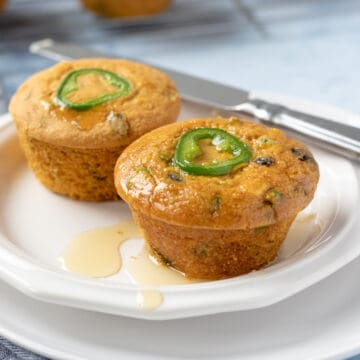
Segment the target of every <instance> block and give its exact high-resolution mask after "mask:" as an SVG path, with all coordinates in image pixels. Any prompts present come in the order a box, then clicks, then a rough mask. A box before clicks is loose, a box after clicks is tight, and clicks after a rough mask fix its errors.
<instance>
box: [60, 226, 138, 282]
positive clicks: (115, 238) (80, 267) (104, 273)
mask: <svg viewBox="0 0 360 360" xmlns="http://www.w3.org/2000/svg"><path fill="white" fill-rule="evenodd" d="M139 236H140V233H139V230H138V228H137V227H136V225H135V224H134V223H133V222H132V221H126V222H123V223H121V224H119V225H115V226H109V227H101V228H97V229H94V230H90V231H86V232H83V233H80V234H78V235H76V236H75V237H74V238H73V239H72V240H71V241H70V243H69V244H68V247H67V248H66V250H65V251H64V253H63V254H62V256H61V261H62V263H63V266H64V268H65V269H66V270H68V271H70V272H73V273H75V274H79V275H84V276H89V277H95V278H102V277H108V276H111V275H114V274H116V273H117V272H119V271H120V269H121V266H122V261H121V255H120V251H119V248H120V245H121V244H122V243H123V242H124V241H126V240H129V239H131V238H136V237H139Z"/></svg>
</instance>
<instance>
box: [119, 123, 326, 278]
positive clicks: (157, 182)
mask: <svg viewBox="0 0 360 360" xmlns="http://www.w3.org/2000/svg"><path fill="white" fill-rule="evenodd" d="M318 179H319V170H318V166H317V163H316V161H315V160H314V158H313V156H312V154H311V153H310V151H309V150H308V149H307V148H306V146H305V145H303V144H302V143H300V142H298V141H296V140H294V139H291V138H289V137H287V136H286V135H285V134H284V133H283V132H281V131H280V130H278V129H272V128H268V127H265V126H263V125H259V124H256V123H253V122H250V121H248V120H244V119H238V118H234V117H232V118H230V119H224V118H211V119H195V120H190V121H186V122H180V123H176V124H171V125H167V126H164V127H161V128H159V129H156V130H154V131H152V132H150V133H148V134H146V135H144V136H142V137H141V138H140V139H138V140H136V141H135V142H134V143H132V144H131V145H130V146H129V147H128V148H127V149H126V150H125V151H124V152H123V153H122V154H121V156H120V158H119V160H118V161H117V164H116V167H115V186H116V188H117V190H118V193H119V194H120V196H121V197H122V198H123V199H124V200H125V201H126V202H127V203H128V204H129V206H130V208H131V210H132V213H133V216H134V219H135V221H136V222H137V223H138V225H139V226H140V227H141V228H142V229H143V232H144V236H145V239H146V240H147V243H148V245H149V246H150V248H151V249H152V251H153V252H154V253H155V254H156V255H157V256H158V257H159V258H160V259H163V261H164V262H165V263H167V264H168V265H170V266H172V267H174V268H175V269H177V270H179V271H181V272H183V273H185V274H186V275H187V276H189V277H193V278H200V279H220V278H226V277H231V276H236V275H239V274H243V273H247V272H249V271H251V270H256V269H259V268H260V267H262V266H264V265H266V264H267V263H269V262H270V261H271V260H273V259H274V258H275V257H276V255H277V252H278V250H279V248H280V246H281V244H282V242H283V240H284V239H285V237H286V235H287V232H288V230H289V227H290V225H291V223H292V221H293V220H294V218H295V217H296V215H297V213H298V212H299V211H300V210H302V209H303V208H305V207H306V206H307V205H308V203H309V202H310V201H311V199H312V198H313V195H314V192H315V188H316V185H317V182H318Z"/></svg>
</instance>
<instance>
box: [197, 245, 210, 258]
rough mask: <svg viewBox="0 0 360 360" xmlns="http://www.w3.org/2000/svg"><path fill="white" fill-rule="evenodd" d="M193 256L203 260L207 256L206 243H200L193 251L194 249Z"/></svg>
mask: <svg viewBox="0 0 360 360" xmlns="http://www.w3.org/2000/svg"><path fill="white" fill-rule="evenodd" d="M194 253H195V255H197V256H198V257H199V258H200V259H204V258H206V257H207V256H208V254H209V249H208V244H207V243H200V244H199V245H198V246H197V247H196V248H195V249H194Z"/></svg>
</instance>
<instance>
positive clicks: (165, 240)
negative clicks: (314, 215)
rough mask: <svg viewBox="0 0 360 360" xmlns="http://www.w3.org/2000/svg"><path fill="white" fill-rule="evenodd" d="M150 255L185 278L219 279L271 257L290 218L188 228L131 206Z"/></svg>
mask: <svg viewBox="0 0 360 360" xmlns="http://www.w3.org/2000/svg"><path fill="white" fill-rule="evenodd" d="M133 216H134V219H135V221H136V222H137V224H138V225H139V226H140V227H141V229H142V230H143V233H144V236H145V239H146V241H147V243H148V245H149V246H150V248H151V249H152V250H153V252H154V255H155V256H157V257H158V258H160V259H161V260H162V261H163V262H164V263H166V265H168V266H171V267H173V268H175V269H177V270H179V271H181V272H183V273H184V274H185V275H186V276H187V277H189V278H196V279H208V280H215V279H223V278H228V277H234V276H237V275H241V274H245V273H248V272H250V271H253V270H258V269H259V268H261V267H263V266H264V265H266V264H268V263H269V262H270V261H272V260H274V258H275V257H276V256H277V253H278V251H279V249H280V246H281V244H282V242H283V241H284V239H285V238H286V235H287V233H288V231H289V228H290V225H291V223H292V222H293V220H294V218H293V217H292V218H288V219H285V220H283V221H281V222H279V223H276V224H273V225H269V226H267V227H261V228H255V229H249V230H238V229H235V230H218V229H208V228H205V229H202V228H190V227H185V226H179V225H174V224H169V223H166V222H164V221H161V220H157V219H154V218H151V217H149V216H147V215H145V214H143V213H141V212H139V211H135V210H134V209H133Z"/></svg>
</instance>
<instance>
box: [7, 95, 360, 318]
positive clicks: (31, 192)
mask: <svg viewBox="0 0 360 360" xmlns="http://www.w3.org/2000/svg"><path fill="white" fill-rule="evenodd" d="M287 104H288V105H291V104H289V102H287ZM298 105H299V104H298ZM300 107H301V104H300ZM303 108H304V107H303ZM304 109H305V110H307V109H309V106H305V108H304ZM207 112H208V110H206V109H204V108H193V107H189V106H184V112H183V114H182V118H187V117H191V116H201V115H206V113H207ZM331 115H332V114H330V116H331ZM0 122H2V123H3V124H4V125H3V126H2V128H1V130H0V154H1V157H0V169H1V177H0V277H1V279H3V280H4V281H6V282H7V283H9V284H10V285H12V286H13V287H15V288H17V289H19V290H20V291H22V292H24V293H26V294H28V295H30V296H32V297H34V298H37V299H40V300H44V301H48V302H53V303H57V304H62V305H69V306H73V307H79V308H83V309H91V310H96V311H101V312H107V313H111V314H120V315H125V316H129V317H136V318H144V319H175V318H184V317H191V316H197V315H205V314H213V313H220V312H227V311H234V310H246V309H255V308H259V307H264V306H268V305H270V304H273V303H276V302H278V301H280V300H282V299H285V298H286V297H288V296H290V295H293V294H295V293H297V292H299V291H300V290H302V289H305V288H306V287H308V286H310V285H312V284H314V283H316V282H317V281H319V280H321V279H323V278H324V277H326V276H328V275H330V274H331V273H333V272H334V271H336V270H338V269H339V268H340V267H342V266H344V265H345V264H347V263H348V262H349V261H351V260H352V259H354V258H355V257H356V256H357V255H358V254H359V253H360V242H359V241H357V240H358V239H356V236H355V235H354V234H359V233H360V231H359V229H360V224H359V223H356V222H355V219H356V218H358V217H359V210H358V209H357V204H358V203H359V194H358V192H359V182H358V175H356V173H355V171H354V168H353V166H352V164H351V163H350V162H349V161H347V160H344V159H342V158H339V157H337V156H335V155H332V154H329V153H326V152H323V151H321V150H319V149H316V148H314V149H313V151H314V153H315V157H316V158H317V160H318V162H319V164H320V171H321V181H320V184H319V187H318V191H317V194H316V197H315V199H314V201H313V202H312V204H311V205H310V207H309V209H307V210H306V211H310V212H315V213H316V214H317V224H318V226H319V227H320V231H318V232H317V233H314V232H310V233H311V236H310V237H309V236H305V237H304V238H300V237H298V238H297V239H295V240H296V241H294V236H292V239H291V236H290V238H289V239H288V240H287V241H286V242H285V244H284V246H283V247H282V249H281V252H280V256H279V258H278V260H277V261H276V262H275V263H274V264H272V265H271V266H268V267H267V268H265V269H263V270H260V271H257V272H254V273H251V274H248V275H244V276H240V277H237V278H233V279H229V280H222V281H215V282H207V283H201V284H191V285H177V286H164V287H160V290H161V292H162V293H163V296H164V302H163V304H162V305H161V306H160V307H159V308H157V309H156V310H155V311H153V312H144V311H143V310H141V308H140V307H139V306H138V305H137V302H136V295H137V293H138V290H139V286H137V285H134V284H131V283H130V281H129V279H127V278H126V277H125V276H124V274H121V273H120V274H119V275H116V276H115V277H112V278H109V279H103V280H101V279H87V278H83V277H79V276H75V275H72V274H69V273H66V272H64V271H63V270H62V269H61V267H60V262H59V261H58V256H59V254H60V253H61V252H62V251H63V250H64V248H65V247H66V244H67V242H68V241H69V239H70V238H71V237H72V236H73V235H74V234H76V233H79V232H81V231H84V230H88V229H91V228H94V227H98V226H106V225H113V224H116V223H118V222H119V221H120V220H121V219H125V218H129V217H130V212H129V210H128V209H127V207H126V204H124V203H123V202H115V203H102V204H94V203H86V202H75V201H72V200H69V199H67V198H64V197H61V196H57V195H55V194H52V193H50V192H48V191H47V190H46V189H44V188H43V187H42V186H41V185H40V184H38V182H37V181H36V180H35V179H34V177H33V175H32V174H31V173H30V171H29V170H28V169H27V168H26V163H25V161H24V158H23V156H22V154H21V152H20V149H19V147H18V145H17V141H16V135H15V128H14V126H13V125H12V124H10V122H9V117H8V116H5V117H2V118H1V120H0ZM6 123H8V124H7V125H6ZM139 245H140V240H137V241H133V242H132V243H131V242H130V245H127V246H126V249H124V252H125V258H126V257H129V256H130V255H132V254H134V253H136V252H137V251H139Z"/></svg>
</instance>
